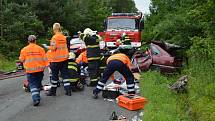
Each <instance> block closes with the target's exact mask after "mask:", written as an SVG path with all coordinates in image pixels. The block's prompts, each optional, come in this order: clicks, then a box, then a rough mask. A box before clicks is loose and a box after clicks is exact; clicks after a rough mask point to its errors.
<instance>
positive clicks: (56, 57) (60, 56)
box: [53, 55, 68, 60]
mask: <svg viewBox="0 0 215 121" xmlns="http://www.w3.org/2000/svg"><path fill="white" fill-rule="evenodd" d="M62 58H68V55H59V56H55V57H53V59H54V60H55V59H62Z"/></svg>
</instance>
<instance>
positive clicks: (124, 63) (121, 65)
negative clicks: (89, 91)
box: [93, 53, 135, 99]
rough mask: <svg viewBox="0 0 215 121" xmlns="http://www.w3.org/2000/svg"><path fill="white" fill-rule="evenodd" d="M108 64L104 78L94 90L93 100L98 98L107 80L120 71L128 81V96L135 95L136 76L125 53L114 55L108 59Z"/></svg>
mask: <svg viewBox="0 0 215 121" xmlns="http://www.w3.org/2000/svg"><path fill="white" fill-rule="evenodd" d="M106 63H107V66H106V68H105V70H104V73H103V77H102V79H101V80H100V81H99V82H98V84H97V86H96V89H94V90H93V98H95V99H96V98H98V94H99V92H100V91H101V90H102V89H103V87H104V86H105V84H106V82H107V80H108V79H109V77H111V75H112V74H113V73H114V72H115V71H118V72H119V73H120V74H122V75H123V76H124V78H125V79H126V84H127V89H128V94H135V89H134V86H135V84H134V76H133V74H132V72H131V70H130V67H131V61H130V59H129V58H128V56H126V55H125V54H123V53H118V54H114V55H111V56H110V57H109V58H108V59H107V61H106Z"/></svg>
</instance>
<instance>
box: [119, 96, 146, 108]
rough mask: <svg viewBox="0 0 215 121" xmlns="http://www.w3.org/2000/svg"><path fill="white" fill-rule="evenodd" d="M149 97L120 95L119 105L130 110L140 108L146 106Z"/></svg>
mask: <svg viewBox="0 0 215 121" xmlns="http://www.w3.org/2000/svg"><path fill="white" fill-rule="evenodd" d="M147 102H148V101H147V99H146V98H144V97H141V96H138V95H134V94H130V95H120V96H119V97H118V105H119V106H121V107H124V108H126V109H128V110H139V109H142V108H144V106H145V104H146V103H147Z"/></svg>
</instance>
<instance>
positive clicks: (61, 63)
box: [46, 23, 71, 96]
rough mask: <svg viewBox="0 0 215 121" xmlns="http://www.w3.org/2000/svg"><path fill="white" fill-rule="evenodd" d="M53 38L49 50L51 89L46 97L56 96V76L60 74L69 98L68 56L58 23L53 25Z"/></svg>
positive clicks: (64, 38) (65, 42) (64, 39)
mask: <svg viewBox="0 0 215 121" xmlns="http://www.w3.org/2000/svg"><path fill="white" fill-rule="evenodd" d="M53 32H54V36H53V37H52V38H51V41H50V47H49V50H50V51H51V52H50V54H51V59H50V69H51V72H52V78H51V89H50V90H49V92H48V93H47V94H46V95H47V96H56V90H57V84H58V79H59V77H58V74H59V72H60V73H61V76H62V78H63V83H64V89H65V95H68V96H71V87H70V82H69V80H68V68H67V67H68V61H67V59H68V56H69V51H68V49H67V41H66V37H65V36H64V35H63V34H62V32H61V26H60V24H59V23H54V25H53Z"/></svg>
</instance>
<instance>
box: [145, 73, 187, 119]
mask: <svg viewBox="0 0 215 121" xmlns="http://www.w3.org/2000/svg"><path fill="white" fill-rule="evenodd" d="M175 80H177V78H176V77H166V76H164V75H161V74H160V73H158V72H154V71H149V72H144V73H142V78H141V89H142V90H141V93H142V95H143V96H144V97H146V98H147V99H148V101H149V102H148V103H147V104H146V106H145V108H144V116H143V120H144V121H189V117H188V113H186V110H187V109H186V107H187V103H186V99H187V95H186V94H176V93H175V92H173V91H171V90H170V89H169V88H168V85H169V84H172V83H173V82H175Z"/></svg>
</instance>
